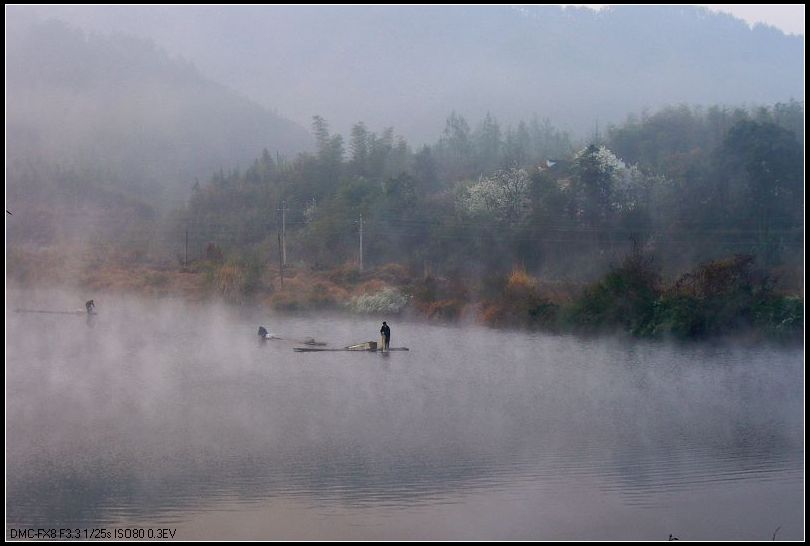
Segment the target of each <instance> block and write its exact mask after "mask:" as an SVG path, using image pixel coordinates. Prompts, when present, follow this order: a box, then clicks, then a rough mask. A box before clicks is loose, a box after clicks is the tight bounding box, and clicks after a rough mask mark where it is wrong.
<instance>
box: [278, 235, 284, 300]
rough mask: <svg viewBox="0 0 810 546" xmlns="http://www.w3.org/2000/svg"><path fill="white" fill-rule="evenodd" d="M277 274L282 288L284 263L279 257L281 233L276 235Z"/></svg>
mask: <svg viewBox="0 0 810 546" xmlns="http://www.w3.org/2000/svg"><path fill="white" fill-rule="evenodd" d="M278 274H279V276H280V277H281V287H282V288H284V263H283V261H282V257H281V232H279V233H278Z"/></svg>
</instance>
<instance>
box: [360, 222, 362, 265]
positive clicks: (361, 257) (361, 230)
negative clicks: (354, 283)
mask: <svg viewBox="0 0 810 546" xmlns="http://www.w3.org/2000/svg"><path fill="white" fill-rule="evenodd" d="M360 271H363V215H362V214H360Z"/></svg>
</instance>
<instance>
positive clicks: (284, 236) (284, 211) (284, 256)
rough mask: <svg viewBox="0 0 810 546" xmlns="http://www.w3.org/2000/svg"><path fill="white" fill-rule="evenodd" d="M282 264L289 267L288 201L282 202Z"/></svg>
mask: <svg viewBox="0 0 810 546" xmlns="http://www.w3.org/2000/svg"><path fill="white" fill-rule="evenodd" d="M281 264H282V265H283V266H284V267H287V202H286V201H282V202H281Z"/></svg>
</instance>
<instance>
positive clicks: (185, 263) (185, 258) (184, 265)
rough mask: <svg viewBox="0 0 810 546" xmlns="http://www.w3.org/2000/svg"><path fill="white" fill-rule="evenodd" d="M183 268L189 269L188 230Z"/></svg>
mask: <svg viewBox="0 0 810 546" xmlns="http://www.w3.org/2000/svg"><path fill="white" fill-rule="evenodd" d="M183 267H184V268H185V267H188V229H186V252H185V254H184V255H183Z"/></svg>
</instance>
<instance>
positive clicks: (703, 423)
mask: <svg viewBox="0 0 810 546" xmlns="http://www.w3.org/2000/svg"><path fill="white" fill-rule="evenodd" d="M89 297H91V296H87V298H89ZM95 300H96V304H97V306H98V311H99V314H98V316H96V317H94V319H93V320H91V321H88V320H87V318H86V317H84V316H81V315H77V316H71V315H49V314H36V313H16V312H14V309H15V308H17V307H27V308H38V309H76V308H81V307H82V303H83V299H82V298H81V297H79V296H68V295H66V294H49V295H43V294H39V295H37V294H30V293H11V294H9V295H8V300H7V304H6V408H5V409H6V528H7V531H6V536H7V537H9V535H10V529H12V528H26V527H33V528H60V527H63V528H67V527H71V528H97V527H106V528H116V527H119V528H121V527H125V526H136V527H144V528H159V527H162V528H174V529H177V532H176V535H175V536H176V538H179V539H194V538H209V539H210V538H231V539H233V538H257V539H283V538H308V539H316V538H333V539H341V538H343V539H351V538H366V539H372V538H392V539H393V538H402V539H405V538H436V539H466V538H479V539H509V538H515V539H519V538H525V539H547V540H551V539H666V538H667V537H668V536H669V534H670V533H672V534H674V535H676V536H678V537H680V538H681V539H693V540H695V539H767V540H770V539H771V537H772V535H773V533H774V531H775V530H776V529H777V527H778V528H779V531H778V535H777V538H779V539H803V538H804V462H803V461H804V447H803V446H804V417H803V408H804V401H803V398H804V387H803V383H804V372H803V351H802V349H801V348H784V347H775V346H767V345H762V346H742V345H735V344H728V343H727V344H723V345H707V344H686V345H671V344H664V343H650V342H639V341H628V340H618V339H611V338H600V339H582V338H577V337H570V336H553V335H545V334H526V333H520V332H504V331H497V330H491V329H485V328H480V327H464V328H462V327H448V326H437V325H428V324H423V323H416V322H403V321H397V320H396V319H395V318H392V317H387V318H388V319H389V321H390V322H391V323H392V330H393V332H392V345H393V346H407V347H410V348H411V351H410V352H401V353H391V354H389V355H379V354H370V353H360V354H357V353H340V352H333V353H295V352H293V350H292V347H293V346H295V345H296V344H295V343H294V342H292V341H283V340H278V341H270V342H266V343H259V342H258V341H257V339H256V335H255V332H256V330H257V328H258V326H259V325H260V324H263V325H265V326H266V327H268V328H269V329H270V331H271V332H273V333H275V334H277V335H280V336H284V337H288V338H298V339H300V338H304V337H307V336H314V337H316V338H319V339H323V340H325V341H328V342H330V343H331V344H332V345H334V346H342V345H346V344H349V343H356V342H360V341H365V340H372V339H376V338H377V337H378V334H377V332H378V331H379V321H377V320H376V318H346V317H319V316H311V317H284V316H279V315H268V314H261V313H260V312H258V311H252V312H251V311H244V310H238V309H226V308H222V307H216V306H205V305H191V304H182V303H178V302H170V301H160V300H154V301H136V300H131V299H126V298H120V297H96V298H95Z"/></svg>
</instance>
